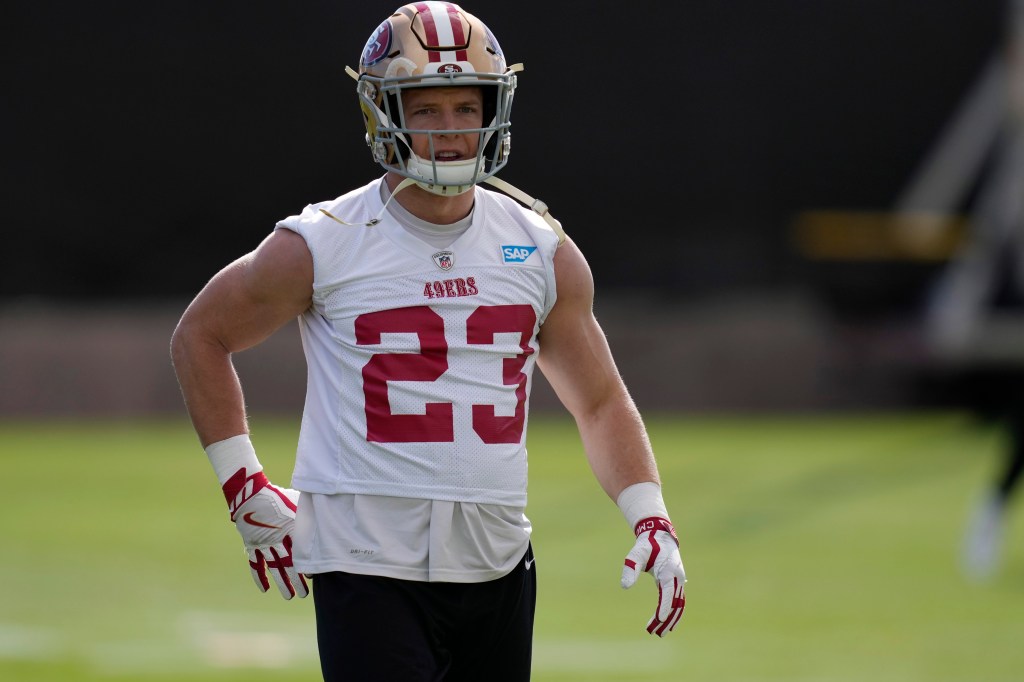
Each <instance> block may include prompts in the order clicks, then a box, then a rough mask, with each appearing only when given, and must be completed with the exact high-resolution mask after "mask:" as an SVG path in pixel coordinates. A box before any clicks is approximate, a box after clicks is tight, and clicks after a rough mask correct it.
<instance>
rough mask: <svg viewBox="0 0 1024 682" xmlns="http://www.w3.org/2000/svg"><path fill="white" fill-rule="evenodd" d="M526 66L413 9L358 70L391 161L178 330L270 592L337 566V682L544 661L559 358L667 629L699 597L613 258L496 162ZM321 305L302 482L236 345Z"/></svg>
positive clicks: (444, 6) (654, 621) (473, 676)
mask: <svg viewBox="0 0 1024 682" xmlns="http://www.w3.org/2000/svg"><path fill="white" fill-rule="evenodd" d="M521 69H522V66H521V65H518V64H516V65H511V66H510V65H508V64H506V61H505V57H504V55H503V53H502V50H501V48H500V47H499V45H498V41H497V40H496V39H495V37H494V35H493V34H492V33H491V32H490V30H489V29H488V28H487V27H486V26H485V25H484V24H483V23H482V22H481V21H480V20H479V19H478V18H476V17H475V16H473V15H472V14H470V13H468V12H466V11H464V10H462V9H461V8H460V7H458V6H457V5H454V4H450V3H445V2H418V3H412V4H408V5H405V6H403V7H400V8H399V9H398V10H396V12H395V13H394V14H392V15H391V16H390V17H389V18H388V19H386V20H385V21H384V22H383V23H381V24H380V26H378V28H377V29H376V30H375V31H374V32H373V33H372V35H371V36H370V38H369V40H368V42H367V43H366V45H365V47H364V49H363V52H362V55H361V58H360V61H359V69H358V73H356V72H355V71H352V70H348V71H349V74H350V75H351V76H353V77H354V78H355V79H356V91H357V95H358V100H359V104H360V108H361V110H362V113H363V117H364V123H365V127H366V133H367V136H366V139H367V142H368V144H369V146H370V150H371V152H372V155H373V159H374V160H375V161H376V162H377V163H378V164H379V165H380V166H381V167H382V168H383V169H384V171H385V173H384V175H383V177H378V178H377V179H375V180H373V181H371V182H369V183H368V184H366V185H365V186H363V187H361V188H358V189H355V190H352V191H350V192H348V193H346V194H344V195H343V196H341V197H339V198H337V199H333V200H330V201H324V202H321V203H316V204H313V205H310V206H307V207H306V209H305V210H304V211H302V213H301V214H299V215H294V216H291V217H289V218H286V219H284V220H282V221H280V222H278V223H277V225H276V226H275V229H274V230H273V231H271V233H270V234H269V235H268V236H267V237H266V238H265V239H264V240H263V241H262V243H261V244H260V245H259V246H258V247H257V248H256V249H255V250H254V251H252V252H251V253H248V254H246V255H244V256H242V257H241V258H239V259H238V260H236V261H234V262H233V263H231V264H229V265H228V266H226V267H225V268H224V269H222V270H221V271H220V272H219V273H217V274H216V275H215V276H214V277H213V278H212V279H211V280H210V281H209V282H208V283H207V284H206V286H205V287H204V288H203V289H202V291H200V292H199V294H198V295H197V296H196V298H195V299H194V300H193V301H192V303H191V304H190V305H189V306H188V308H187V310H186V311H185V313H184V314H183V316H182V318H181V320H180V322H179V324H178V326H177V328H176V329H175V332H174V335H173V338H172V343H171V352H172V358H173V363H174V368H175V371H176V373H177V376H178V381H179V383H180V386H181V390H182V393H183V396H184V401H185V405H186V408H187V410H188V413H189V415H190V417H191V419H192V423H193V425H194V427H195V429H196V432H197V434H198V436H199V440H200V442H201V444H202V446H203V447H204V449H205V450H206V453H207V455H208V457H209V460H210V462H211V464H212V465H213V468H214V470H215V472H216V474H217V477H218V480H219V481H220V484H221V486H222V490H223V493H224V496H225V498H226V500H227V503H228V507H229V510H230V515H231V520H232V521H233V522H234V523H235V525H236V528H237V529H238V531H239V533H240V534H241V536H242V539H243V543H244V546H245V549H246V551H247V553H248V556H249V564H250V568H251V573H252V577H253V579H254V580H255V582H256V584H257V586H258V587H259V588H260V589H261V590H262V591H266V590H268V589H269V587H270V580H271V579H272V580H274V581H275V582H276V584H277V587H278V589H279V591H280V592H281V594H282V595H283V596H284V598H285V599H290V598H291V597H293V596H299V597H305V596H306V595H307V594H308V591H309V586H308V584H307V582H306V578H307V577H308V578H310V579H311V580H312V587H313V597H314V606H315V612H316V625H317V639H318V646H319V651H320V660H321V668H322V671H323V676H324V679H326V680H340V679H359V680H362V679H386V680H398V679H401V680H424V681H426V680H440V679H444V680H482V679H486V680H491V681H494V680H527V679H529V677H530V667H531V651H532V636H533V623H534V609H535V596H536V593H535V590H536V570H537V566H536V564H535V559H534V554H533V550H532V547H531V543H530V536H531V532H532V527H531V523H530V521H529V519H528V518H527V517H526V515H525V506H526V499H527V496H526V491H527V453H526V447H525V443H526V429H527V421H528V414H527V413H528V405H529V397H530V389H531V386H532V376H533V369H534V366H535V365H536V366H537V367H540V369H541V371H542V372H543V373H544V375H545V377H546V378H547V379H548V380H549V382H550V383H551V385H552V386H553V388H554V390H555V392H556V393H557V395H558V397H559V398H560V400H561V401H562V403H563V404H564V405H565V407H566V408H567V409H568V411H569V412H570V413H571V414H572V416H573V417H574V418H575V421H576V423H577V426H578V428H579V432H580V436H581V439H582V443H583V447H584V451H585V453H586V457H587V460H588V462H589V464H590V467H591V469H592V470H593V473H594V475H595V476H596V478H597V480H598V481H599V482H600V484H601V486H602V488H603V489H604V491H605V492H606V493H607V494H608V495H609V496H610V497H611V499H612V500H615V501H616V502H617V504H618V505H619V507H620V508H621V510H622V513H623V514H624V516H625V517H626V520H627V522H628V523H629V526H630V528H631V529H632V530H633V531H634V535H635V538H634V539H633V540H631V542H632V543H634V544H633V546H632V549H630V550H629V551H628V554H627V557H626V559H625V562H624V566H623V567H622V578H621V584H622V586H623V587H630V586H631V585H633V584H634V582H635V581H636V580H637V577H638V575H639V574H641V573H644V572H649V573H650V574H651V575H652V576H653V577H654V579H655V584H656V587H657V602H656V608H655V612H654V615H653V617H652V618H651V619H650V620H649V622H648V625H647V631H648V632H650V633H654V634H657V635H659V636H664V635H665V634H667V633H668V632H669V631H671V630H672V629H673V628H674V627H675V625H676V623H677V622H678V620H679V618H680V617H681V615H682V612H683V608H684V603H685V598H684V594H683V586H684V583H685V580H686V577H685V572H684V569H683V564H682V561H681V559H680V554H679V549H678V539H677V537H676V534H675V531H674V529H673V527H672V524H671V522H670V521H669V515H668V512H667V510H666V508H665V503H664V500H663V497H662V492H661V484H660V480H659V475H658V469H657V465H656V462H655V458H654V454H653V452H652V448H651V445H650V442H649V439H648V436H647V432H646V428H645V426H644V423H643V421H642V419H641V417H640V415H639V413H638V411H637V409H636V406H635V404H634V402H633V400H632V399H631V397H630V395H629V394H628V392H627V389H626V387H625V385H624V383H623V381H622V379H621V377H620V375H619V373H618V370H617V368H616V364H615V362H614V361H613V358H612V355H611V352H610V350H609V347H608V345H607V342H606V340H605V337H604V334H603V332H602V330H601V328H600V326H599V324H598V322H597V320H596V319H595V317H594V314H593V310H592V306H593V297H594V283H593V278H592V275H591V271H590V268H589V266H588V264H587V262H586V260H585V258H584V256H583V255H582V253H581V252H580V250H579V249H578V248H577V246H576V245H575V244H574V243H573V241H572V240H571V239H568V238H567V237H566V236H565V234H564V232H563V231H562V229H561V226H560V225H559V224H558V222H557V221H555V220H554V219H553V218H552V217H551V216H550V214H549V213H547V208H546V206H544V204H543V203H541V202H539V201H536V200H534V199H533V198H532V197H529V196H527V195H526V194H524V193H523V192H521V191H519V190H518V189H516V188H514V187H512V186H510V185H508V184H507V183H504V182H502V181H500V180H499V179H498V178H496V177H495V173H497V172H498V171H499V170H500V169H501V168H503V167H504V166H505V164H506V163H507V161H508V154H509V149H510V132H509V126H510V123H509V116H510V108H511V104H512V98H513V92H514V90H515V87H516V83H517V77H518V76H517V74H518V72H519V71H520V70H521ZM481 182H486V183H488V184H490V185H492V186H494V187H497V188H498V189H501V190H502V191H503V193H499V192H495V191H493V190H489V189H484V188H482V187H480V186H478V183H481ZM509 195H510V196H511V197H514V199H513V198H510V196H509ZM515 199H518V202H517V201H516V200H515ZM519 202H522V203H523V204H525V205H527V206H529V207H530V208H524V206H523V205H521V204H520V203H519ZM531 209H532V210H531ZM295 318H298V320H299V327H300V332H301V337H302V344H303V350H304V353H305V357H306V362H307V366H308V375H307V393H306V403H305V407H304V411H303V415H302V423H301V429H300V435H299V441H298V447H297V454H296V462H295V469H294V472H293V478H292V485H293V486H294V488H295V489H294V490H293V489H287V488H281V487H278V486H275V485H273V484H272V483H271V482H270V481H269V480H268V479H267V477H266V476H265V475H264V474H263V472H262V465H261V464H260V462H259V460H258V459H257V457H256V452H255V450H254V447H253V444H252V442H251V441H250V438H249V427H248V421H247V416H246V413H245V402H244V396H243V391H242V387H241V384H240V381H239V378H238V376H237V374H236V372H235V368H234V365H233V363H232V359H231V356H232V353H236V352H239V351H243V350H245V349H247V348H250V347H252V346H254V345H256V344H259V343H260V342H262V341H263V340H265V339H266V338H268V337H269V336H270V335H271V334H273V333H275V332H276V331H277V330H279V329H280V328H281V327H282V326H284V325H285V324H286V323H288V322H289V321H291V320H292V319H295ZM586 564H587V559H586V558H585V557H583V556H581V557H580V566H581V570H582V567H583V566H584V565H586ZM268 574H269V577H268Z"/></svg>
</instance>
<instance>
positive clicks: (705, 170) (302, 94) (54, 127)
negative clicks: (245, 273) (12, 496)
mask: <svg viewBox="0 0 1024 682" xmlns="http://www.w3.org/2000/svg"><path fill="white" fill-rule="evenodd" d="M391 9H393V8H392V7H391V6H390V5H387V4H382V3H342V2H303V3H292V4H287V3H277V2H244V3H243V2H230V1H229V2H217V3H208V2H192V1H189V0H182V1H179V2H175V3H156V4H154V3H126V2H110V1H100V2H93V3H84V4H83V3H73V2H53V1H47V0H43V1H40V2H15V3H13V4H11V3H9V4H8V5H7V6H6V8H5V12H4V14H5V20H4V22H3V23H4V25H5V33H6V37H5V40H4V41H3V45H4V46H3V50H4V51H5V57H4V59H3V67H2V73H3V83H4V91H5V95H6V96H5V97H4V98H3V101H2V104H0V106H2V108H3V109H2V110H3V118H4V120H5V121H6V125H5V126H4V131H5V132H4V145H3V148H4V158H5V163H4V164H3V174H4V177H3V179H2V182H0V187H2V191H3V192H4V194H5V201H4V207H5V210H6V216H5V217H6V220H7V224H8V229H7V230H6V234H5V237H4V246H3V248H2V249H0V384H2V385H3V386H4V387H5V389H6V390H4V391H3V392H2V395H0V412H2V413H3V414H32V413H53V412H58V413H78V412H81V411H92V412H95V411H101V412H110V411H114V412H118V413H137V412H162V411H167V410H178V409H180V402H179V397H178V395H177V389H176V385H175V383H174V380H173V376H172V375H171V373H170V367H169V362H168V361H167V354H166V346H167V339H168V337H169V335H170V332H171V330H172V329H173V325H174V323H175V321H176V319H177V317H178V315H180V313H181V311H182V310H183V309H184V306H185V305H186V304H187V302H188V301H189V300H190V298H191V297H192V296H193V295H194V294H195V293H196V292H197V291H198V290H199V289H200V288H201V287H202V285H203V284H204V283H205V282H206V280H207V279H208V278H209V277H210V276H212V275H213V274H214V273H215V272H216V271H217V270H218V269H219V268H220V267H222V266H223V265H225V264H226V263H228V262H229V261H231V260H233V259H234V258H236V257H237V256H239V255H241V254H242V253H244V252H246V251H248V250H250V249H252V248H253V247H255V246H256V245H257V244H258V243H259V241H260V240H261V239H262V238H263V237H264V236H265V235H266V234H267V233H268V232H269V231H270V230H271V229H272V227H273V225H274V223H275V222H276V221H277V220H278V219H280V218H282V217H285V216H287V215H290V214H293V213H297V212H299V211H300V210H301V209H302V207H304V206H305V205H306V204H308V203H312V202H315V201H320V200H324V199H328V198H333V197H335V196H338V195H340V194H342V193H344V192H345V191H347V190H348V189H350V188H352V187H355V186H357V185H360V184H363V183H364V182H366V181H368V180H369V179H371V178H373V177H375V176H376V175H377V174H378V173H379V172H380V171H379V168H378V167H377V166H376V165H375V164H374V163H373V162H372V161H371V159H370V155H369V152H368V150H367V148H366V145H365V143H364V140H363V128H362V123H361V116H360V113H359V110H358V107H357V104H356V99H355V95H354V91H353V83H352V81H351V80H350V79H349V78H348V77H347V76H346V75H345V74H344V71H343V69H344V67H345V66H346V65H350V66H356V65H357V61H358V57H359V54H360V52H361V48H362V46H363V44H364V43H365V41H366V39H367V37H368V36H369V33H370V32H371V31H372V30H373V28H374V27H376V25H377V24H378V23H379V22H380V21H381V20H382V19H383V17H384V16H385V15H386V14H387V13H388V12H389V11H390V10H391ZM470 9H471V11H474V12H475V13H476V14H478V15H479V16H481V17H483V18H484V20H485V21H486V22H487V23H488V24H489V25H490V27H491V29H492V30H493V31H494V32H495V34H496V35H497V36H498V38H499V40H500V41H501V43H502V47H503V49H504V51H505V52H506V56H507V57H508V59H509V61H510V62H518V61H521V62H523V63H524V64H525V66H526V70H525V72H524V73H523V74H522V76H521V78H520V89H519V91H518V92H517V98H516V104H515V107H514V111H513V117H512V120H513V132H514V136H513V141H514V146H513V155H512V161H511V163H510V165H509V167H508V168H507V169H506V171H505V172H503V177H505V179H507V180H509V181H510V182H512V183H513V184H515V185H517V186H519V187H521V188H522V189H524V190H525V191H527V192H529V193H530V194H532V195H534V196H536V197H539V198H540V199H542V200H544V201H545V202H547V203H548V205H549V206H550V207H551V210H552V212H553V213H554V214H555V215H556V216H557V217H558V218H559V219H560V220H561V221H562V223H563V224H564V225H565V227H566V229H567V231H568V232H569V234H571V235H572V237H573V238H574V239H575V240H576V241H577V242H578V243H579V245H580V246H581V248H582V249H583V251H584V253H585V254H586V255H587V256H588V259H589V260H590V263H591V266H592V268H593V271H594V275H595V278H596V281H597V284H598V303H597V308H598V314H599V316H600V318H601V321H602V322H603V324H604V325H605V327H606V330H607V332H608V335H609V337H610V339H611V340H612V342H613V345H614V346H615V347H616V352H617V353H618V357H619V362H620V365H621V369H622V372H623V374H624V375H625V377H626V379H627V381H628V383H629V384H630V386H631V389H632V390H633V391H634V393H635V396H636V398H637V400H638V402H639V403H640V404H641V407H642V408H644V409H657V408H661V407H664V408H668V409H676V408H684V409H690V410H705V411H723V410H770V409H782V410H792V409H801V410H813V409H829V408H845V407H888V406H904V405H916V404H921V403H928V404H932V403H936V402H941V401H943V400H947V399H948V394H949V393H950V390H949V389H948V387H949V386H950V385H951V380H952V377H951V371H950V369H949V367H950V363H949V362H942V363H936V362H934V360H935V357H934V356H935V354H936V353H935V347H936V346H935V343H933V342H932V340H931V339H930V338H929V336H928V333H927V332H928V326H927V324H926V323H927V321H928V320H927V319H926V318H927V310H928V305H929V300H930V299H931V298H933V297H934V295H935V294H934V291H935V289H936V287H937V286H939V284H940V282H941V280H942V279H943V278H944V277H946V275H947V273H948V271H949V270H951V269H952V268H951V266H952V265H953V264H954V263H955V261H956V260H957V259H958V257H959V256H960V255H962V253H963V252H964V250H965V245H967V244H968V243H969V242H970V240H971V236H972V235H973V234H974V233H975V232H977V230H974V229H973V228H974V225H973V223H972V222H971V220H970V217H971V211H972V210H973V207H974V203H975V202H976V198H977V196H978V194H979V192H980V189H981V188H984V187H985V185H986V183H987V182H988V180H987V178H988V175H990V174H991V169H992V167H993V165H994V162H993V159H995V158H997V156H998V149H999V148H1000V147H999V144H998V143H997V141H996V135H995V129H996V128H999V127H1001V126H1002V123H1001V121H1002V120H1003V119H1005V116H1003V114H1004V113H1005V111H1004V107H1003V105H1004V104H1005V99H1006V98H1005V97H999V96H996V95H993V94H992V92H998V93H1004V92H1005V89H1006V88H1005V86H1006V74H1005V72H999V73H995V74H994V75H993V72H994V70H993V61H994V60H999V59H1001V57H1002V54H1003V51H1004V50H1005V47H1006V45H1007V43H1008V40H1007V36H1008V35H1009V34H1010V29H1009V27H1010V25H1011V21H1010V19H1009V17H1010V6H1009V5H1008V4H1007V3H1006V2H1004V1H1002V0H977V1H975V2H970V3H965V2H959V1H958V0H928V1H925V0H903V1H901V2H896V3H893V2H889V1H888V0H857V1H856V2H852V1H833V2H825V3H823V2H815V1H813V0H782V1H775V2H765V1H764V0H731V1H730V2H728V3H720V2H679V3H672V4H666V3H653V2H644V1H642V0H640V1H637V2H632V3H629V4H628V6H623V5H622V4H621V3H615V2H587V3H575V2H567V3H560V4H558V5H557V6H554V5H552V4H551V3H541V2H517V3H498V2H489V1H481V2H477V3H476V4H474V5H472V6H471V7H470ZM986 83H988V85H987V86H986V85H985V84H986ZM985 87H988V91H986V92H980V90H983V89H984V88H985ZM986 93H987V94H986ZM972 103H973V105H974V109H976V110H981V111H982V113H981V114H976V115H975V118H973V119H971V120H970V125H967V126H966V128H967V129H969V130H972V131H974V133H972V134H971V135H969V136H968V137H970V138H971V140H970V141H969V144H967V146H964V143H963V142H962V141H961V143H960V146H956V145H955V144H954V145H952V146H951V144H949V143H948V139H947V138H949V137H950V136H951V135H952V134H951V128H955V127H956V121H957V120H958V116H959V117H961V118H962V117H963V110H964V109H965V108H969V105H971V104H972ZM986 112H987V118H986ZM960 137H963V135H962V134H961V136H960ZM942 150H945V152H944V154H945V157H944V160H943V159H940V160H939V161H940V162H936V163H932V162H933V161H935V159H934V157H936V156H937V155H938V156H941V155H942V154H941V153H940V152H942ZM950 159H952V161H950ZM937 167H938V168H940V170H942V169H945V170H944V172H945V173H946V176H945V184H943V182H942V181H941V180H940V181H938V182H935V181H929V180H928V179H925V178H924V176H928V174H929V173H932V175H934V174H935V169H936V168H937ZM950 173H953V174H954V175H956V176H957V177H958V178H959V180H957V181H956V182H958V183H959V184H951V181H950V179H949V177H948V176H949V174H950ZM921 185H924V188H923V189H922V188H921ZM915 190H917V195H915V196H914V197H909V196H908V194H910V193H913V192H914V191H915ZM922 197H923V198H922ZM915 202H916V203H915ZM922 202H924V203H928V202H930V203H931V204H933V205H922ZM915 210H916V211H920V210H925V211H931V212H933V213H935V212H937V213H938V215H940V218H941V219H940V220H939V221H938V223H937V224H936V223H935V221H934V220H933V221H932V222H931V223H928V224H927V225H925V226H924V227H923V228H921V227H920V226H919V225H918V226H917V227H916V228H915V227H914V226H913V225H912V226H911V227H912V228H913V229H916V230H917V231H916V232H913V229H912V230H911V231H912V232H913V234H912V235H911V237H913V238H912V239H911V242H912V243H911V244H910V245H909V246H908V244H907V240H906V239H905V238H904V237H906V234H904V233H905V232H906V231H907V230H906V229H904V228H905V226H904V228H901V227H900V225H899V224H898V222H899V221H898V220H896V219H895V218H894V217H898V216H900V215H912V213H911V212H912V211H915ZM901 229H903V232H901ZM297 349H298V345H297V337H296V336H295V335H294V334H289V333H285V334H284V335H283V338H282V339H280V340H277V341H275V342H272V343H270V344H269V345H268V346H267V347H265V348H262V349H260V350H259V351H257V352H255V354H254V355H253V356H252V357H251V358H248V359H241V360H240V362H241V363H242V365H243V367H244V366H245V363H246V362H248V363H250V364H252V365H253V366H255V367H260V368H262V370H261V371H259V372H256V373H255V374H254V375H253V376H252V378H251V379H250V381H252V382H263V383H267V384H270V385H273V386H276V387H277V389H276V390H263V389H261V388H258V387H254V388H253V390H251V391H250V396H251V398H250V399H251V401H252V404H253V407H254V408H257V409H260V408H267V409H277V408H287V409H291V408H297V407H299V406H301V397H302V381H303V380H304V377H303V376H302V372H301V371H298V372H296V371H295V370H296V367H298V368H300V370H301V366H302V361H301V356H299V357H296V355H295V353H296V352H297ZM948 356H949V353H945V354H944V357H945V359H947V360H948ZM655 358H656V359H657V361H656V363H652V362H651V361H652V359H655ZM665 367H671V371H665ZM962 369H963V368H962V365H958V366H957V372H956V378H957V380H958V381H959V380H961V379H963V375H964V373H963V372H962V371H960V370H962ZM541 383H543V382H541ZM957 386H958V390H959V395H963V391H962V390H960V389H962V387H963V384H962V381H961V382H960V383H958V384H957ZM954 393H956V392H955V391H954ZM534 403H535V407H536V408H537V409H545V408H546V407H549V406H551V400H550V395H549V394H548V393H546V392H545V391H544V389H543V386H542V387H541V389H540V391H539V392H538V395H537V397H536V399H535V401H534Z"/></svg>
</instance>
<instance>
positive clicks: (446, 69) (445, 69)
mask: <svg viewBox="0 0 1024 682" xmlns="http://www.w3.org/2000/svg"><path fill="white" fill-rule="evenodd" d="M437 72H438V73H462V67H461V66H459V65H458V64H443V65H441V66H439V67H437Z"/></svg>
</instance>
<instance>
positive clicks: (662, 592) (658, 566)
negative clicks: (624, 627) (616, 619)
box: [622, 517, 686, 637]
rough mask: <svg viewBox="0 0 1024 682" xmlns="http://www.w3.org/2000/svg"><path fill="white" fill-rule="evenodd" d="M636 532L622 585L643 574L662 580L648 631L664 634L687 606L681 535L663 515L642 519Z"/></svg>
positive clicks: (658, 580)
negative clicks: (655, 608)
mask: <svg viewBox="0 0 1024 682" xmlns="http://www.w3.org/2000/svg"><path fill="white" fill-rule="evenodd" d="M634 532H635V533H636V544H635V545H633V549H631V550H630V551H629V554H627V555H626V562H625V564H626V565H625V566H623V568H622V587H623V588H627V589H628V588H630V587H632V586H633V584H634V583H636V580H637V577H639V575H640V574H641V573H650V574H651V575H652V576H654V579H655V580H656V581H657V582H658V608H657V610H656V611H655V612H654V617H653V618H651V620H650V621H648V623H647V632H649V633H653V634H656V635H658V636H659V637H664V636H665V634H666V633H667V632H671V631H672V629H673V628H675V626H676V623H678V622H679V619H680V617H682V615H683V608H684V607H685V606H686V595H685V594H684V592H683V586H684V585H685V583H686V571H685V570H684V569H683V560H682V558H681V557H680V556H679V538H678V537H677V536H676V531H675V528H673V527H672V524H671V523H670V522H669V520H668V519H663V518H660V517H649V518H646V519H641V520H640V521H638V522H637V524H636V527H635V528H634Z"/></svg>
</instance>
